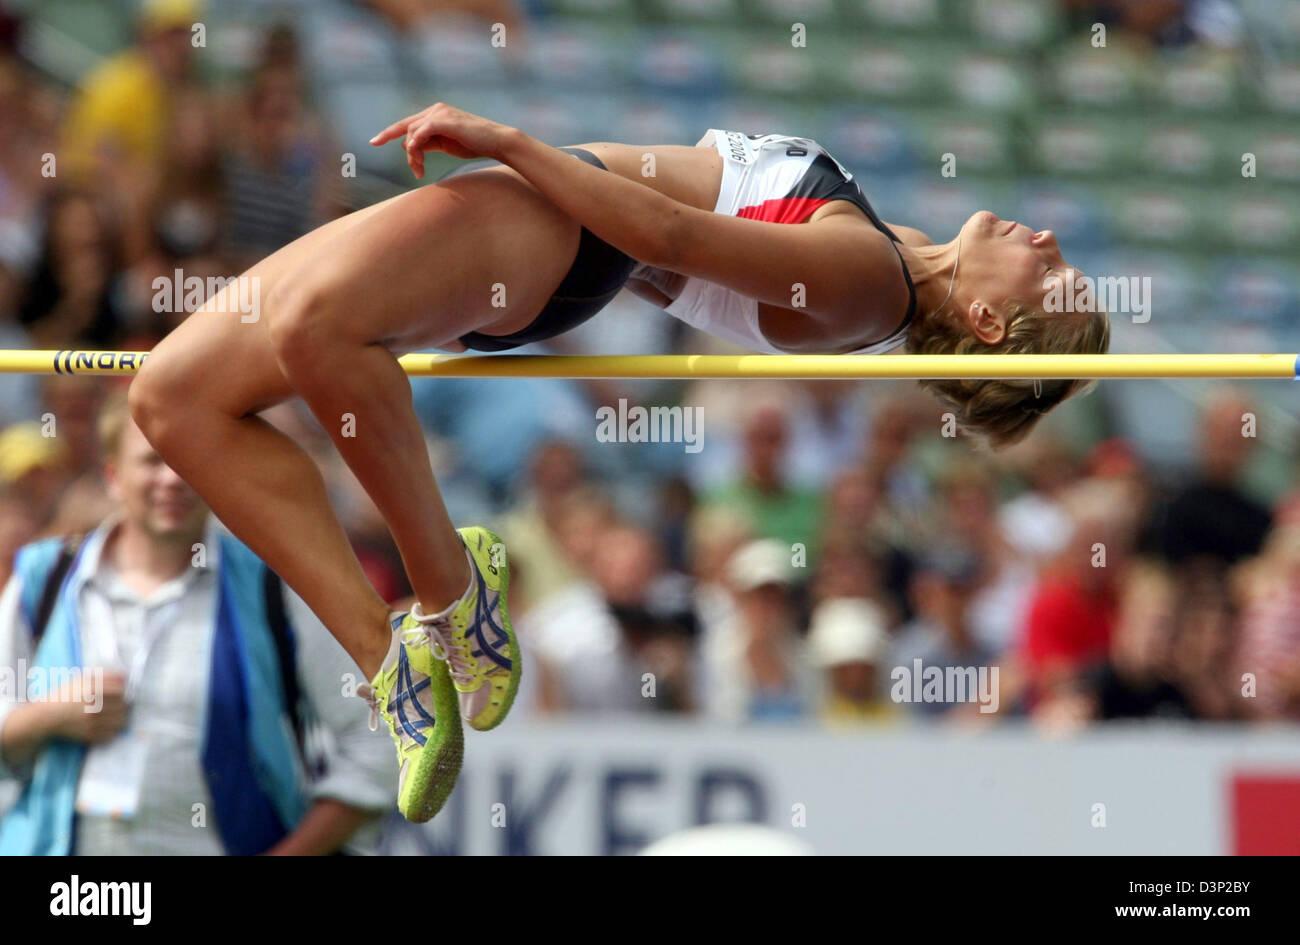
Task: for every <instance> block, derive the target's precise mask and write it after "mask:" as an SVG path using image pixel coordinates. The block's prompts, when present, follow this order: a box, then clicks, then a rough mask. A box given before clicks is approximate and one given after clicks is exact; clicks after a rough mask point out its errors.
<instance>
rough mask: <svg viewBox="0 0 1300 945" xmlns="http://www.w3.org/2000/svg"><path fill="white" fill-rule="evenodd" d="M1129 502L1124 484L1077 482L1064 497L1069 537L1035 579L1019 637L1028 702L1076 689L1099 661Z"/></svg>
mask: <svg viewBox="0 0 1300 945" xmlns="http://www.w3.org/2000/svg"><path fill="white" fill-rule="evenodd" d="M1131 500H1132V493H1131V492H1130V490H1129V489H1128V488H1126V487H1125V486H1123V485H1121V484H1119V483H1108V482H1103V481H1100V480H1085V481H1082V482H1080V483H1078V484H1077V485H1075V486H1074V487H1072V488H1071V489H1070V490H1069V492H1068V493H1067V494H1066V495H1065V496H1063V504H1064V506H1065V508H1066V510H1067V511H1068V512H1069V513H1070V515H1071V518H1072V521H1073V531H1072V534H1071V538H1070V541H1069V542H1068V544H1067V545H1066V547H1065V549H1064V550H1063V551H1062V552H1061V554H1060V555H1059V556H1058V558H1057V559H1056V561H1054V562H1052V564H1051V565H1049V566H1048V567H1047V568H1046V569H1045V570H1044V572H1043V574H1042V575H1041V576H1040V578H1039V580H1038V582H1037V585H1036V586H1035V588H1034V591H1033V594H1032V596H1031V597H1030V601H1029V605H1028V607H1027V610H1026V614H1025V621H1024V625H1023V627H1022V628H1021V634H1020V643H1019V649H1020V651H1021V654H1020V655H1021V656H1022V658H1023V660H1024V663H1025V668H1026V671H1027V673H1028V674H1029V680H1028V683H1029V686H1030V693H1029V697H1030V698H1031V699H1035V698H1037V697H1041V696H1049V695H1052V694H1054V693H1055V692H1056V691H1057V690H1058V687H1060V686H1063V685H1064V686H1070V687H1075V686H1077V683H1078V680H1079V677H1080V675H1081V674H1082V673H1084V672H1086V671H1088V670H1089V669H1091V668H1092V667H1094V666H1095V665H1097V664H1098V663H1099V662H1100V661H1101V660H1103V659H1104V658H1105V655H1106V652H1107V648H1108V647H1109V645H1110V638H1111V633H1112V630H1113V628H1114V623H1115V611H1116V595H1117V581H1118V579H1119V575H1121V574H1123V572H1124V568H1125V562H1126V559H1127V556H1128V554H1129V553H1130V549H1131V547H1132V544H1133V540H1134V535H1135V533H1136V530H1137V522H1136V515H1137V510H1136V508H1134V507H1133V505H1132V504H1131Z"/></svg>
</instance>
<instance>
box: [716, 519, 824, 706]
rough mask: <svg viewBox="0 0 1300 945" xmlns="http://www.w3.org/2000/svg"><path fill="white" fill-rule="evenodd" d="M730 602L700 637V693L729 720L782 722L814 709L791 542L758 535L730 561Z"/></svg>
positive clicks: (813, 679) (811, 672) (813, 684)
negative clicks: (794, 589)
mask: <svg viewBox="0 0 1300 945" xmlns="http://www.w3.org/2000/svg"><path fill="white" fill-rule="evenodd" d="M726 574H727V583H728V586H729V587H730V589H731V593H732V596H733V599H734V609H733V610H732V611H731V612H730V613H729V614H728V615H727V616H725V617H724V618H723V619H722V620H721V621H720V622H719V623H717V624H715V625H713V626H711V627H709V628H707V630H706V633H705V635H704V638H703V640H702V641H701V661H702V673H701V678H700V680H699V683H700V686H701V689H700V692H701V697H700V701H701V704H702V706H703V707H704V710H705V711H706V712H707V713H708V714H709V715H711V716H713V717H715V718H719V719H724V720H727V721H732V722H742V721H751V722H781V721H793V720H796V719H801V718H806V717H807V716H808V715H809V714H810V713H811V712H812V711H813V709H814V706H815V692H816V675H815V671H814V670H813V667H812V664H811V663H810V662H809V661H808V657H807V651H806V644H805V641H804V640H803V639H802V637H801V636H800V635H799V632H798V626H797V623H796V619H797V615H796V609H795V603H794V599H793V596H792V593H791V590H792V584H793V578H794V570H793V568H792V567H791V565H790V549H789V546H787V545H784V544H782V543H781V542H779V541H776V540H775V539H771V538H768V539H758V540H755V541H752V542H750V543H749V544H746V545H744V546H742V547H741V548H739V549H737V550H736V552H735V553H734V554H733V555H732V556H731V558H730V560H729V561H728V562H727V569H726Z"/></svg>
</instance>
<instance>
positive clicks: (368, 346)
mask: <svg viewBox="0 0 1300 945" xmlns="http://www.w3.org/2000/svg"><path fill="white" fill-rule="evenodd" d="M578 233H579V227H578V224H577V223H575V222H574V221H573V220H571V219H569V218H568V217H566V216H565V215H564V214H562V213H561V212H560V211H559V210H557V209H556V208H555V207H554V206H553V205H552V204H551V203H550V202H549V201H547V200H546V199H545V198H543V197H542V196H541V195H540V194H538V193H537V191H536V190H534V189H533V188H532V187H531V186H530V185H528V184H527V183H525V182H523V181H522V180H520V179H519V178H518V177H517V176H516V175H514V174H513V172H509V171H507V170H485V171H479V172H475V173H471V174H465V175H463V176H460V177H457V178H455V179H452V180H448V181H445V182H443V183H440V184H434V185H430V186H428V187H424V188H421V189H419V190H415V191H411V192H410V193H407V194H403V195H402V196H400V197H397V198H394V199H393V200H389V201H386V202H385V203H383V204H380V205H377V206H375V207H371V208H368V209H366V210H363V211H359V212H358V213H356V214H352V215H351V216H349V217H345V218H343V219H341V220H337V221H334V222H332V223H330V224H327V225H326V226H324V227H321V228H320V229H318V230H316V231H314V232H312V233H309V234H307V235H306V236H304V237H303V238H302V239H300V240H297V241H295V242H294V243H292V244H290V245H289V246H286V247H285V248H284V249H282V250H280V251H278V252H276V253H275V254H273V255H272V256H270V257H268V258H267V259H265V260H263V261H262V262H260V263H258V264H257V265H255V266H253V267H252V268H251V269H250V270H249V271H248V272H247V273H245V278H247V279H255V280H258V285H259V287H260V298H261V311H260V313H259V317H258V318H257V320H256V321H253V322H250V323H245V322H244V321H243V320H242V319H243V318H246V317H249V316H248V315H246V314H245V315H241V313H240V312H239V311H237V308H238V306H237V305H236V304H235V302H234V301H233V299H230V298H228V297H227V298H222V297H221V296H217V297H214V298H213V299H210V300H209V301H208V304H207V305H206V306H205V307H204V309H203V310H201V311H199V312H196V313H195V314H193V315H192V316H190V317H189V318H188V319H187V320H186V321H185V322H184V323H183V324H182V325H181V326H180V327H179V328H177V329H176V330H175V331H173V332H172V333H171V334H170V335H169V336H168V337H167V338H166V339H165V340H164V341H163V342H162V343H161V344H160V345H159V346H158V347H157V349H155V351H154V352H153V353H152V354H151V355H150V356H149V358H148V360H147V361H146V363H145V365H144V367H143V368H142V370H141V371H140V374H139V375H138V376H137V378H136V379H135V382H134V383H133V384H132V387H131V398H130V400H131V408H132V414H133V416H134V417H135V419H136V421H137V422H138V423H139V424H140V427H141V429H142V430H143V431H144V433H145V435H146V436H147V437H148V438H149V440H150V442H152V443H153V445H154V447H155V448H156V449H157V450H158V451H159V453H160V454H161V455H162V457H163V458H164V460H165V461H166V462H167V463H168V464H169V465H171V466H172V468H174V469H175V470H176V471H177V472H178V473H180V475H181V476H183V477H184V478H185V479H186V480H187V481H188V482H189V483H190V484H191V485H192V486H193V487H194V488H195V489H196V490H197V491H198V492H199V494H200V495H201V496H202V497H203V498H204V499H205V500H206V501H207V502H208V504H209V506H210V507H211V508H212V510H213V512H214V513H215V514H216V515H217V516H218V518H220V519H221V520H222V521H223V522H224V523H225V524H226V525H227V527H229V528H230V529H231V531H233V532H234V533H235V534H236V535H238V536H239V538H240V539H241V540H242V541H244V543H245V544H247V545H248V546H249V547H250V548H251V549H252V550H253V551H254V552H255V553H256V554H257V555H258V556H259V557H260V558H261V559H262V560H263V561H265V562H266V563H267V564H268V565H269V566H270V567H271V568H272V569H273V570H274V571H275V572H277V573H278V574H279V575H280V576H281V577H283V578H284V580H285V581H286V582H287V583H288V584H289V585H290V586H291V587H292V588H293V589H294V590H295V591H297V592H298V594H300V595H301V596H302V598H303V599H304V600H305V601H306V602H307V604H308V605H309V606H310V607H311V608H312V610H313V611H315V613H316V614H317V616H319V617H320V619H321V620H322V622H324V624H325V625H326V626H327V627H328V628H329V629H330V631H331V632H332V633H333V634H334V636H335V637H336V638H337V639H338V640H339V642H340V643H341V644H342V645H343V646H344V648H345V649H346V650H347V651H348V653H349V654H350V655H351V656H352V658H353V659H354V660H356V662H357V664H358V666H359V667H360V668H361V670H362V671H363V672H364V673H365V674H366V675H367V677H369V676H371V675H373V674H374V673H375V672H377V671H378V669H379V666H380V664H381V663H382V661H383V658H384V655H385V653H386V652H387V649H388V646H389V641H390V637H389V634H388V631H387V628H386V623H385V618H386V616H387V610H388V609H387V606H386V604H385V603H384V601H383V600H382V599H381V598H380V597H379V596H378V594H377V593H376V592H375V591H374V589H373V588H372V587H371V585H370V583H369V581H368V580H367V579H366V577H365V575H364V573H363V572H362V570H361V567H360V565H359V563H358V561H357V559H356V556H355V554H354V553H353V551H352V549H351V547H350V545H349V543H348V540H347V536H346V534H345V532H344V530H343V527H342V526H341V525H340V523H339V521H338V519H337V518H336V517H335V515H334V513H333V510H332V509H331V507H330V504H329V501H328V498H327V495H326V489H325V483H324V481H323V480H322V477H321V474H320V472H319V470H318V469H317V467H316V464H315V463H314V462H313V461H312V459H311V458H310V457H309V456H308V455H307V454H306V453H305V452H303V451H302V450H301V449H300V448H299V447H298V446H297V445H296V444H294V443H293V442H292V441H291V440H290V439H289V438H287V437H286V436H284V435H283V434H281V433H280V432H279V431H277V430H275V429H274V428H273V427H271V426H270V425H269V424H267V423H266V422H265V421H263V420H262V419H260V418H259V417H257V416H255V415H254V414H255V413H256V412H257V411H258V410H262V409H264V408H266V407H268V406H270V405H271V404H274V403H277V402H279V401H282V400H284V399H287V398H289V397H291V396H294V395H295V394H297V395H300V396H301V397H302V398H303V399H304V400H305V401H306V403H307V404H308V406H309V407H310V408H311V410H312V412H313V413H314V414H315V416H316V417H317V419H318V420H319V421H320V423H321V424H322V426H323V427H324V428H325V430H326V431H327V432H328V433H329V435H330V437H331V438H332V439H333V441H334V443H335V445H336V446H337V447H338V449H339V451H340V453H341V454H342V456H343V458H344V460H345V461H346V462H347V464H348V466H349V467H351V469H352V471H353V472H354V473H355V474H356V476H357V478H358V479H359V480H360V482H361V485H362V486H363V487H364V488H365V490H366V491H367V493H368V494H369V495H370V496H371V498H372V499H373V500H374V501H375V504H376V506H377V507H378V509H379V511H380V512H381V514H382V515H383V516H384V519H385V520H386V521H387V523H388V526H389V529H390V530H391V532H392V534H393V538H394V540H395V541H396V544H397V547H398V549H399V551H400V552H401V555H402V560H403V563H404V565H405V568H406V572H407V574H408V576H409V577H410V579H411V584H412V587H413V588H414V589H415V592H416V595H417V597H418V599H419V600H420V603H421V607H422V609H423V610H425V612H427V613H433V612H435V611H438V610H441V609H443V608H444V607H445V606H446V605H447V604H448V603H450V602H451V601H452V600H454V599H455V598H456V597H458V596H459V595H460V594H461V593H462V592H463V591H464V590H465V588H466V586H467V581H468V575H469V572H468V565H467V562H466V559H465V555H464V551H463V549H462V546H461V544H460V539H459V537H458V536H457V535H456V532H455V530H454V528H453V526H452V523H451V521H450V519H449V518H448V515H447V511H446V509H445V507H444V505H443V502H442V498H441V496H440V494H439V492H438V487H437V484H436V483H435V481H434V477H433V472H432V469H431V467H430V464H429V459H428V453H427V450H426V447H425V440H424V434H423V432H422V431H421V429H420V426H419V424H418V422H417V419H416V416H415V413H414V410H413V409H412V404H411V390H410V384H409V382H408V380H407V378H406V375H405V374H404V373H403V372H402V370H401V367H400V366H399V365H398V364H397V361H396V357H395V355H394V353H393V349H398V350H400V349H406V350H409V349H413V348H417V347H439V346H443V345H444V344H446V343H447V342H450V341H452V340H454V339H455V338H457V337H458V336H460V335H462V334H464V333H466V332H469V331H484V330H486V331H490V332H492V333H497V334H505V333H508V332H511V331H515V330H518V329H519V328H522V327H524V326H525V325H527V324H528V323H529V322H530V321H531V320H532V319H533V318H534V317H535V316H536V314H537V312H539V311H540V310H541V309H542V307H543V306H544V305H545V303H546V301H547V299H548V298H549V297H550V294H551V292H553V291H554V289H555V287H556V286H558V285H559V283H560V281H561V279H562V278H563V276H564V274H565V272H567V270H568V268H569V266H570V265H571V264H572V261H573V257H574V253H575V252H576V249H577V243H578ZM498 286H502V287H504V291H505V302H506V304H505V306H504V307H494V306H493V300H494V298H496V299H497V300H498V301H500V290H499V289H498ZM231 291H236V290H235V289H234V288H233V287H232V289H230V290H227V292H231Z"/></svg>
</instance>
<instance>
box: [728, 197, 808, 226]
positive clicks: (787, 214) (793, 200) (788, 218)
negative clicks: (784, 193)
mask: <svg viewBox="0 0 1300 945" xmlns="http://www.w3.org/2000/svg"><path fill="white" fill-rule="evenodd" d="M824 203H829V201H828V200H826V199H825V198H822V197H777V198H775V199H773V200H764V201H763V202H762V203H760V204H756V205H754V206H752V207H742V208H741V209H740V212H739V213H737V214H736V216H738V217H741V218H742V219H745V220H762V221H763V222H764V223H802V222H803V221H804V220H806V219H808V218H809V217H810V216H812V214H813V211H814V210H816V209H817V208H818V207H820V206H821V205H822V204H824Z"/></svg>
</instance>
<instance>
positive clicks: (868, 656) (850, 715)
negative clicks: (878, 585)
mask: <svg viewBox="0 0 1300 945" xmlns="http://www.w3.org/2000/svg"><path fill="white" fill-rule="evenodd" d="M887 645H888V637H887V635H886V632H885V615H884V612H883V611H882V610H881V608H880V606H879V605H878V604H875V603H873V602H872V601H870V600H868V599H867V598H865V597H837V598H832V599H830V600H827V601H825V602H824V603H822V604H820V605H818V607H817V609H816V610H815V611H813V616H812V626H811V627H810V629H809V632H808V648H809V651H810V652H811V655H812V662H813V665H814V666H816V667H817V669H818V670H820V671H821V672H822V673H823V674H824V683H825V686H826V693H825V695H824V697H823V700H822V705H821V716H822V718H823V719H824V720H825V721H827V722H829V723H832V724H845V723H848V724H852V723H857V722H883V721H889V720H891V719H893V718H896V717H897V714H898V713H897V710H896V707H895V706H894V704H893V703H892V702H890V701H888V700H887V699H884V698H882V697H881V694H880V693H881V686H880V685H878V675H879V673H878V669H879V666H880V661H881V660H882V659H883V658H884V654H885V649H886V647H887Z"/></svg>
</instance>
